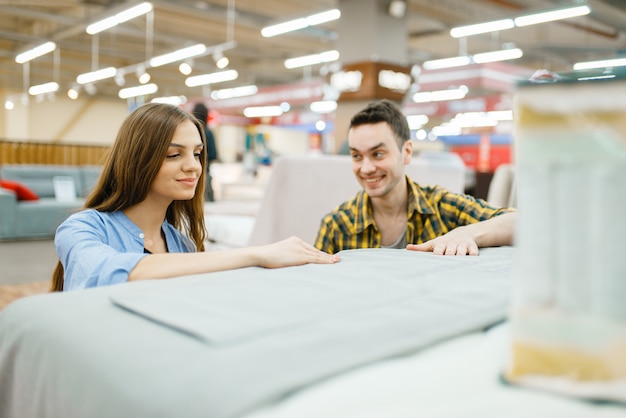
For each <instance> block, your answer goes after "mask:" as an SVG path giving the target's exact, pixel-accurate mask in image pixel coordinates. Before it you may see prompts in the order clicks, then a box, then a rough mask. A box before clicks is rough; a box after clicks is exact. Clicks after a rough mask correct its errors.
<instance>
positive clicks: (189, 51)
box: [148, 44, 207, 67]
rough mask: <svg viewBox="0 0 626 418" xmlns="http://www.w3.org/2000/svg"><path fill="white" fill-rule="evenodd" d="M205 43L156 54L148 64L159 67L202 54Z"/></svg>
mask: <svg viewBox="0 0 626 418" xmlns="http://www.w3.org/2000/svg"><path fill="white" fill-rule="evenodd" d="M206 50H207V48H206V45H204V44H196V45H192V46H189V47H186V48H182V49H179V50H177V51H174V52H170V53H167V54H163V55H159V56H156V57H154V58H152V59H150V61H148V64H149V65H150V67H160V66H162V65H165V64H169V63H172V62H176V61H182V60H185V59H188V58H192V57H197V56H198V55H202V54H204V53H206Z"/></svg>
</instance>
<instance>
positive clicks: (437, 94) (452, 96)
mask: <svg viewBox="0 0 626 418" xmlns="http://www.w3.org/2000/svg"><path fill="white" fill-rule="evenodd" d="M467 92H468V89H467V87H466V86H461V87H459V88H458V89H450V90H435V91H424V92H417V93H415V94H414V95H413V101H414V102H415V103H426V102H440V101H444V100H459V99H462V98H464V97H465V96H466V95H467Z"/></svg>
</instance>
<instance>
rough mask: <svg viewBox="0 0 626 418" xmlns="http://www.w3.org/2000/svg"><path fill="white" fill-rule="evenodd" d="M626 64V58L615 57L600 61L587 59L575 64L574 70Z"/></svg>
mask: <svg viewBox="0 0 626 418" xmlns="http://www.w3.org/2000/svg"><path fill="white" fill-rule="evenodd" d="M624 65H626V58H615V59H608V60H600V61H586V62H578V63H576V64H574V70H590V69H592V68H606V67H623V66H624Z"/></svg>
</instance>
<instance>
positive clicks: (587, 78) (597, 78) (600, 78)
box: [578, 74, 615, 81]
mask: <svg viewBox="0 0 626 418" xmlns="http://www.w3.org/2000/svg"><path fill="white" fill-rule="evenodd" d="M607 78H615V74H610V75H596V76H589V77H580V78H578V81H587V80H605V79H607Z"/></svg>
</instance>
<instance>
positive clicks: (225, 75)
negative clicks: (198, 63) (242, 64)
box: [185, 70, 239, 87]
mask: <svg viewBox="0 0 626 418" xmlns="http://www.w3.org/2000/svg"><path fill="white" fill-rule="evenodd" d="M237 77H239V73H238V72H237V70H226V71H219V72H217V73H211V74H202V75H195V76H192V77H187V79H186V80H185V85H186V86H187V87H196V86H204V85H206V84H213V83H221V82H223V81H231V80H236V79H237Z"/></svg>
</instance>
